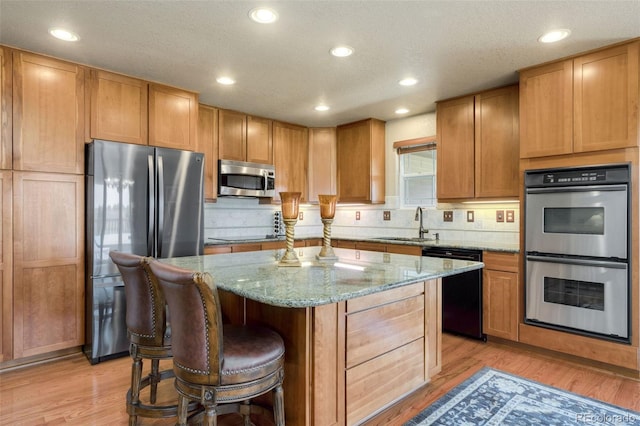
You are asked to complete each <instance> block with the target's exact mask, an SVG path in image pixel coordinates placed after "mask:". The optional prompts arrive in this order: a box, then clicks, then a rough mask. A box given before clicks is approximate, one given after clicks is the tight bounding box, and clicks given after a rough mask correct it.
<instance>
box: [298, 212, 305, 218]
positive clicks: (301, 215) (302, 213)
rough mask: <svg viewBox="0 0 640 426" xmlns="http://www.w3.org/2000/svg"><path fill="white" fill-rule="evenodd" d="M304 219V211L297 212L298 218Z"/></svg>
mask: <svg viewBox="0 0 640 426" xmlns="http://www.w3.org/2000/svg"><path fill="white" fill-rule="evenodd" d="M303 219H304V212H300V213H299V214H298V220H303Z"/></svg>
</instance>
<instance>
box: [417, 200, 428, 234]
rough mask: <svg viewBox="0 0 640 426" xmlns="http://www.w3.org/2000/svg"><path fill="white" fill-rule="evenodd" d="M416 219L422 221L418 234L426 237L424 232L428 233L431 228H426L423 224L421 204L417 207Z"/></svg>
mask: <svg viewBox="0 0 640 426" xmlns="http://www.w3.org/2000/svg"><path fill="white" fill-rule="evenodd" d="M415 220H416V221H420V228H418V235H419V236H420V238H424V234H428V233H429V230H428V229H424V226H423V225H422V207H420V206H418V208H417V209H416V217H415Z"/></svg>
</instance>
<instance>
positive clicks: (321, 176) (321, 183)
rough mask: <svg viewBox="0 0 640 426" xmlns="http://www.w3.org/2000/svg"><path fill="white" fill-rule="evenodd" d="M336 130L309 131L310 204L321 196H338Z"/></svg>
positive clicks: (329, 128) (326, 128)
mask: <svg viewBox="0 0 640 426" xmlns="http://www.w3.org/2000/svg"><path fill="white" fill-rule="evenodd" d="M336 174H337V173H336V129H335V127H324V128H312V129H309V202H312V203H317V202H318V195H319V194H329V195H332V194H336Z"/></svg>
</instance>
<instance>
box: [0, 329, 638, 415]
mask: <svg viewBox="0 0 640 426" xmlns="http://www.w3.org/2000/svg"><path fill="white" fill-rule="evenodd" d="M442 358H443V369H442V372H441V373H440V374H439V375H437V376H436V377H434V378H433V380H432V382H431V383H430V384H429V385H427V386H425V387H423V388H422V389H420V390H418V391H416V392H415V393H413V394H412V395H411V396H409V397H408V398H406V399H405V400H404V401H403V402H402V403H401V404H398V405H396V406H394V407H392V408H390V409H388V410H387V411H385V412H383V413H381V414H380V415H378V416H377V417H376V418H375V419H373V420H372V421H370V422H368V423H367V426H371V425H400V424H402V423H403V422H404V421H406V420H408V419H410V418H411V417H413V416H414V415H415V414H417V413H418V412H420V411H421V410H422V409H424V408H425V407H427V406H428V405H429V404H431V403H432V402H433V401H435V400H437V399H438V398H440V397H441V396H442V395H444V394H445V393H447V392H448V391H449V390H450V389H452V388H453V387H455V386H456V385H458V384H460V383H461V382H462V381H464V380H465V379H467V378H468V377H470V376H471V375H472V374H473V373H475V372H476V371H478V370H479V369H480V368H482V367H483V366H489V367H493V368H497V369H500V370H502V371H506V372H509V373H513V374H516V375H519V376H521V377H526V378H529V379H532V380H536V381H538V382H542V383H545V384H548V385H551V386H555V387H558V388H562V389H566V390H569V391H572V392H575V393H577V394H580V395H584V396H588V397H591V398H595V399H599V400H602V401H606V402H609V403H611V404H615V405H619V406H621V407H624V408H628V409H632V410H636V411H640V381H638V380H635V379H630V378H627V377H623V376H620V375H616V374H613V373H610V372H606V371H603V370H599V369H596V368H594V367H590V366H585V365H581V364H575V363H571V362H569V361H567V360H563V359H555V358H554V357H551V356H548V355H541V354H538V353H534V352H529V351H526V350H523V349H519V348H514V347H511V346H506V345H502V344H499V343H496V342H491V341H489V342H488V343H482V342H478V341H474V340H470V339H465V338H460V337H455V336H451V335H444V336H443V355H442ZM169 366H170V364H165V365H164V367H167V368H168V367H169ZM129 380H130V361H129V358H121V359H117V360H111V361H107V362H103V363H100V364H97V365H94V366H91V365H90V364H89V363H88V362H87V360H86V359H85V358H84V355H81V354H78V355H74V356H71V357H69V358H67V359H62V360H57V361H54V362H50V363H46V364H41V365H36V366H30V367H27V368H23V369H17V370H13V371H6V372H3V373H0V425H11V426H14V425H30V426H31V425H43V424H48V425H61V424H72V425H83V426H85V425H126V424H127V420H128V416H127V414H126V412H125V406H124V395H125V392H126V390H127V388H128V387H129ZM285 380H286V378H285ZM167 382H171V381H167ZM169 385H171V383H169ZM162 391H163V392H164V393H165V394H166V395H168V394H169V393H170V391H171V387H170V386H169V387H168V388H166V389H163V390H162ZM174 421H175V420H173V419H157V420H153V419H142V418H140V419H139V423H138V424H140V425H171V424H174ZM226 423H227V424H237V420H236V419H227V422H226Z"/></svg>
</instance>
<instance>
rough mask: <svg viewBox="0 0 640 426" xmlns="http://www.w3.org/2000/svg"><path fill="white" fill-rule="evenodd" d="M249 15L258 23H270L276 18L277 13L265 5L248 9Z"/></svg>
mask: <svg viewBox="0 0 640 426" xmlns="http://www.w3.org/2000/svg"><path fill="white" fill-rule="evenodd" d="M249 17H250V18H251V19H253V20H254V21H255V22H257V23H259V24H271V23H273V22H276V21H277V20H278V14H277V13H276V12H275V11H274V10H272V9H268V8H266V7H256V8H255V9H251V10H250V11H249Z"/></svg>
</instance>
